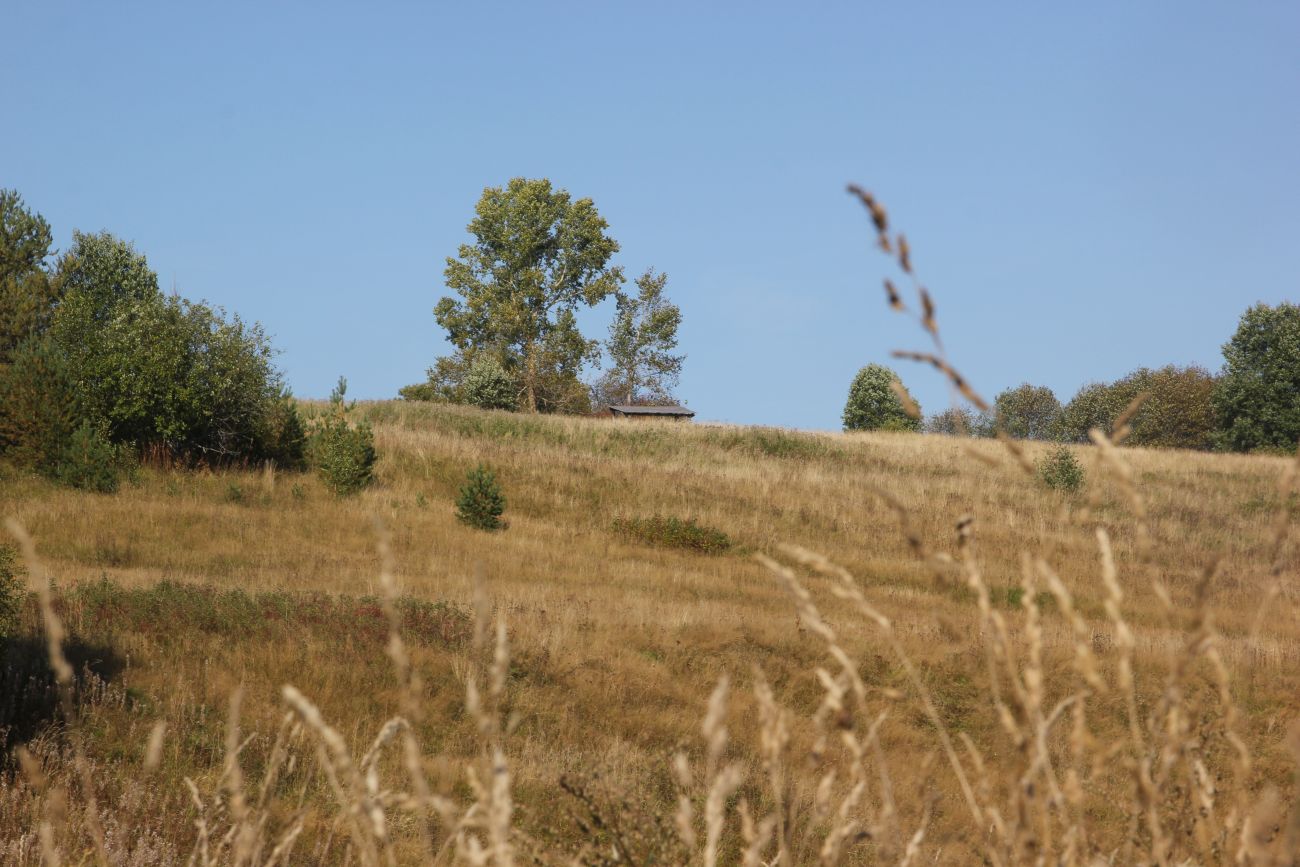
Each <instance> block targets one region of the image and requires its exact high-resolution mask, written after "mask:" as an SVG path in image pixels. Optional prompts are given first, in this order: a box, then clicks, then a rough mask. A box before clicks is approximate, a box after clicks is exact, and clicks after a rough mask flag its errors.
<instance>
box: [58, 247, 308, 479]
mask: <svg viewBox="0 0 1300 867" xmlns="http://www.w3.org/2000/svg"><path fill="white" fill-rule="evenodd" d="M57 279H58V281H59V282H60V285H61V287H62V292H63V298H62V301H61V302H60V304H59V306H58V309H57V310H56V312H55V315H54V318H53V322H52V324H51V327H50V330H49V333H50V335H51V336H52V337H53V339H55V340H56V341H57V342H58V344H59V346H60V347H62V349H63V351H64V353H66V355H67V357H68V360H69V364H70V367H71V370H72V372H73V376H74V378H75V385H76V391H77V394H78V395H79V399H80V401H81V403H82V407H83V410H84V413H85V416H86V418H87V419H88V420H89V421H91V422H92V423H93V424H94V425H95V427H96V428H97V429H100V430H102V431H104V432H106V433H107V435H108V437H109V439H110V440H111V441H113V442H115V443H124V444H128V443H129V444H134V445H135V446H136V447H138V448H140V449H148V450H158V451H162V452H164V453H167V454H169V455H172V456H178V457H183V458H186V459H189V460H196V461H205V462H209V463H219V462H226V461H231V460H242V459H249V458H252V459H275V460H277V462H279V461H287V462H288V464H293V463H295V462H297V463H300V462H301V461H300V460H297V459H295V457H294V453H295V451H297V449H298V447H297V446H295V445H294V444H293V441H294V439H295V438H296V437H297V436H298V434H299V433H300V432H301V431H298V432H295V431H294V430H293V425H294V422H293V419H292V418H291V417H290V416H289V415H288V413H289V412H290V410H289V409H288V408H286V404H285V401H286V400H287V395H286V394H285V392H284V387H283V383H282V381H281V379H280V374H279V372H278V371H276V370H275V368H274V366H273V364H272V358H273V354H274V353H273V350H272V348H271V345H270V341H269V340H268V339H267V337H266V334H265V332H264V331H263V330H262V328H261V326H259V325H256V324H252V325H249V324H246V323H245V322H243V321H242V320H241V319H240V318H239V316H237V315H235V316H229V315H227V314H226V313H225V311H223V310H221V309H219V308H214V307H211V306H209V305H207V304H203V303H199V302H191V301H187V300H185V299H183V298H179V297H176V296H170V297H169V296H164V295H163V294H162V292H160V291H159V289H158V281H157V277H156V275H155V274H154V272H153V270H152V269H150V267H149V264H148V261H147V260H146V259H145V257H144V256H143V255H141V254H140V253H137V252H136V251H135V249H134V248H133V247H132V246H131V245H130V244H129V243H127V242H124V241H121V240H119V239H117V238H114V237H113V236H112V235H109V234H107V233H100V234H96V235H85V234H80V233H78V234H77V235H76V236H75V238H74V244H73V246H72V248H71V249H70V250H69V251H68V253H67V254H65V255H64V256H63V257H62V258H61V259H60V262H59V270H58V275H57ZM286 425H287V426H286ZM298 427H299V428H301V424H299V425H298ZM285 437H287V439H285ZM288 464H286V466H287V465H288Z"/></svg>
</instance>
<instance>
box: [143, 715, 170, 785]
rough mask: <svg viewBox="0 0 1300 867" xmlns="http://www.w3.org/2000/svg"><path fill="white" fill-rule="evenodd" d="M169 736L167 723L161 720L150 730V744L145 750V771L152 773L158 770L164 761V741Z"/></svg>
mask: <svg viewBox="0 0 1300 867" xmlns="http://www.w3.org/2000/svg"><path fill="white" fill-rule="evenodd" d="M166 735H167V722H166V721H165V720H159V721H158V722H156V723H154V724H153V728H151V729H150V730H149V743H148V745H147V746H146V747H145V750H144V771H145V773H151V772H153V771H155V770H157V769H158V763H159V762H161V761H162V751H163V739H164V738H165V737H166Z"/></svg>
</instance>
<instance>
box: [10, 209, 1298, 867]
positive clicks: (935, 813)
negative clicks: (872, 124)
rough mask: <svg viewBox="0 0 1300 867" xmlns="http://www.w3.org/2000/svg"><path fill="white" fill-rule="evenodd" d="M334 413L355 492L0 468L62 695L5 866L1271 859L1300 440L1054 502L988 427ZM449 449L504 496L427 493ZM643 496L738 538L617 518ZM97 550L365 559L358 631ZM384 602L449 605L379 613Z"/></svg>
mask: <svg viewBox="0 0 1300 867" xmlns="http://www.w3.org/2000/svg"><path fill="white" fill-rule="evenodd" d="M854 192H855V194H857V195H858V196H859V197H860V198H861V199H862V200H863V202H864V204H865V205H866V206H867V208H868V211H869V213H870V214H871V217H872V220H873V223H874V225H875V227H876V230H877V240H878V246H879V247H880V248H881V249H882V250H883V251H885V252H886V253H888V254H889V255H891V256H894V257H897V263H898V266H899V268H900V269H901V271H902V272H903V274H904V278H903V279H905V280H908V279H910V280H912V281H913V282H914V293H915V295H916V299H917V300H916V305H915V316H916V319H917V322H918V324H919V325H920V326H921V329H922V331H923V333H924V334H926V335H927V339H928V340H929V341H930V343H931V346H930V348H928V349H926V350H924V351H917V352H910V351H909V352H906V353H902V354H901V355H902V357H904V358H912V359H916V360H919V361H923V362H925V363H928V364H930V365H932V366H933V367H935V368H936V369H937V370H938V371H940V373H941V374H942V375H944V376H946V377H948V378H949V380H950V381H951V382H952V385H953V388H954V391H955V393H956V394H957V395H958V396H959V397H962V398H964V399H966V400H968V401H970V402H971V403H972V404H973V405H976V406H981V405H983V403H984V402H983V400H982V399H981V398H980V396H979V395H978V394H977V393H976V392H975V391H974V388H973V387H972V386H971V385H970V384H969V383H968V382H967V381H966V380H965V379H963V378H962V377H961V376H960V374H958V373H957V370H956V367H955V366H954V365H953V364H952V362H950V361H949V360H948V358H947V356H946V354H945V353H944V349H943V344H942V342H941V340H940V331H939V326H938V319H937V313H936V305H935V303H934V301H933V298H932V296H931V295H930V293H929V292H927V291H926V290H925V289H924V288H922V287H921V285H920V284H919V283H915V263H914V261H913V259H914V257H913V253H912V250H911V248H910V245H908V244H907V242H906V241H905V239H903V238H902V237H901V236H899V235H895V234H893V233H892V232H891V229H890V226H889V222H888V216H887V214H886V213H885V211H884V209H883V208H882V207H881V206H880V204H879V203H878V202H877V201H876V200H875V199H874V198H873V197H871V196H870V195H869V194H867V193H866V192H865V191H862V190H855V191H854ZM886 292H887V299H888V300H889V302H890V305H891V306H892V307H894V308H895V309H897V310H900V311H904V312H906V311H908V310H909V309H910V308H909V305H908V304H907V303H906V302H905V301H904V299H903V297H902V295H901V293H900V292H899V290H898V289H897V288H896V286H895V285H894V283H893V282H892V281H890V282H887V284H886ZM362 410H363V411H364V412H366V413H367V414H368V415H369V416H370V417H371V419H372V420H373V422H374V424H375V429H376V435H377V440H378V443H377V444H378V447H379V451H380V454H381V456H382V460H381V465H380V479H381V482H380V484H379V485H378V486H377V487H376V488H374V489H372V490H370V491H367V492H366V493H364V494H362V495H361V496H359V497H357V498H354V499H350V500H337V499H334V498H332V497H330V496H329V495H327V494H326V493H325V491H324V490H323V489H321V488H320V487H319V486H317V485H316V484H315V483H314V482H313V481H311V480H310V479H307V478H303V477H297V476H290V475H283V474H275V473H272V472H265V473H225V474H222V473H216V474H199V475H182V474H171V473H161V472H152V471H142V473H141V475H140V477H139V478H138V479H137V480H136V481H135V483H134V484H132V485H129V486H127V487H126V488H125V490H124V491H123V492H122V493H121V494H119V495H118V496H116V497H112V498H101V497H94V496H88V495H83V494H76V493H71V492H67V491H60V490H56V489H52V488H50V487H48V486H47V485H45V484H44V483H42V482H39V481H37V480H34V479H31V478H27V477H18V476H12V475H11V476H9V477H6V478H5V479H4V482H3V489H2V494H0V496H2V497H3V502H2V503H0V510H2V511H3V512H4V514H6V515H11V516H13V519H14V527H15V530H16V532H18V534H19V535H20V536H21V535H22V534H23V533H24V532H30V534H31V538H33V539H35V540H36V545H35V546H34V547H35V548H39V556H37V553H36V551H35V550H34V549H33V548H32V546H29V551H28V554H29V562H30V564H31V565H30V566H29V574H30V576H31V579H32V581H33V584H34V586H35V589H36V591H37V595H36V597H35V598H34V600H33V605H32V607H31V610H30V611H29V612H28V617H29V623H28V627H29V630H30V631H31V633H32V634H33V635H42V636H45V637H46V638H48V639H49V642H48V647H49V650H50V654H51V658H52V659H53V660H54V664H55V671H56V675H57V676H56V677H55V679H54V682H53V683H52V685H50V687H49V689H51V690H53V694H55V695H57V697H58V701H57V702H56V704H58V705H59V707H60V708H61V709H56V710H49V711H48V713H49V724H48V725H46V726H45V727H44V728H40V729H39V730H38V731H35V732H34V733H33V732H29V733H28V734H27V735H26V736H25V739H24V741H23V743H22V744H21V745H20V746H19V747H18V748H17V751H16V756H17V761H16V763H15V764H14V766H13V767H11V768H9V769H8V770H5V771H0V773H5V774H6V777H5V779H6V780H7V781H8V782H7V785H6V787H5V788H4V789H3V790H0V859H3V860H4V862H5V863H13V864H35V863H42V862H43V863H63V862H70V863H82V862H86V861H90V862H95V861H99V862H101V863H113V864H117V863H123V864H170V863H182V862H184V863H192V864H201V865H209V864H223V865H225V864H236V865H254V864H256V865H267V864H290V863H295V864H314V863H355V864H362V865H387V864H407V863H443V862H453V861H466V862H470V863H475V864H488V863H491V864H513V863H527V862H530V861H536V862H540V863H573V862H575V861H576V862H578V863H585V864H613V863H618V864H625V863H626V864H651V863H657V864H662V863H692V864H704V865H713V864H724V863H725V864H733V863H741V864H745V865H760V864H763V865H768V864H781V865H791V864H806V863H826V864H837V863H842V864H858V863H862V864H876V863H880V864H884V863H901V864H921V863H988V864H999V865H1002V864H1005V865H1013V864H1029V863H1034V864H1038V863H1042V864H1047V863H1054V864H1094V863H1115V864H1184V863H1193V864H1226V863H1233V864H1295V863H1297V858H1298V857H1300V856H1298V855H1297V852H1300V824H1298V822H1300V811H1297V810H1295V809H1294V808H1293V806H1292V805H1293V803H1294V797H1295V796H1294V794H1293V789H1292V787H1293V784H1294V768H1295V761H1296V758H1300V757H1297V756H1296V754H1297V753H1300V729H1297V728H1296V724H1295V719H1296V716H1297V708H1298V707H1300V676H1298V675H1297V672H1298V671H1300V618H1298V617H1297V616H1296V614H1297V611H1296V607H1297V606H1296V597H1297V591H1296V580H1295V576H1296V567H1297V563H1298V558H1297V554H1296V549H1295V546H1294V543H1293V541H1292V540H1291V539H1290V537H1289V535H1288V530H1289V525H1290V518H1291V517H1292V515H1293V513H1294V511H1295V502H1296V495H1295V493H1294V491H1295V485H1296V471H1295V467H1296V464H1295V462H1289V461H1285V460H1282V459H1277V458H1269V457H1246V456H1228V455H1207V454H1194V453H1182V452H1154V451H1143V450H1132V449H1126V448H1124V447H1123V445H1122V439H1123V437H1122V430H1121V433H1120V434H1117V436H1116V437H1115V438H1114V439H1113V440H1112V439H1108V438H1106V437H1105V436H1102V435H1100V434H1097V435H1095V437H1094V440H1095V442H1094V445H1092V446H1088V447H1078V448H1076V449H1075V451H1076V453H1077V454H1078V455H1079V456H1080V458H1081V459H1082V460H1083V461H1084V463H1085V466H1086V467H1087V468H1088V483H1087V487H1086V489H1085V491H1084V492H1083V494H1081V495H1079V496H1076V497H1071V496H1063V495H1061V494H1058V493H1056V492H1053V491H1050V490H1048V489H1046V488H1045V487H1043V486H1042V485H1041V484H1040V483H1039V482H1038V481H1037V480H1036V479H1035V477H1034V475H1033V472H1032V468H1033V465H1034V461H1035V460H1036V459H1037V458H1038V457H1039V456H1040V454H1041V452H1042V451H1043V449H1042V447H1040V446H1038V445H1035V444H1028V443H1016V442H1013V441H1010V440H1003V441H1001V442H970V441H964V440H959V439H949V438H940V437H926V436H919V435H909V434H854V435H831V434H795V433H791V432H782V431H775V430H764V429H744V428H727V427H711V426H702V425H697V426H682V425H671V424H655V423H649V424H627V423H615V422H608V421H595V420H578V419H561V418H535V417H526V416H519V415H512V414H507V413H488V412H477V411H473V410H468V409H463V408H454V407H434V406H421V405H405V404H392V403H386V404H374V405H369V406H363V407H362ZM1122 427H1123V425H1120V428H1121V429H1122ZM479 462H483V463H486V464H488V465H490V466H492V467H493V468H494V469H495V470H496V472H497V475H498V478H499V479H500V480H501V482H502V484H503V487H504V489H505V493H506V496H507V498H508V500H509V509H508V512H507V516H506V517H507V518H508V519H509V521H510V528H509V530H508V531H507V532H505V533H497V534H485V533H480V532H476V531H474V530H472V529H470V528H467V527H465V526H463V525H462V524H460V523H458V522H457V521H456V520H455V517H454V514H453V509H452V501H453V499H454V494H455V490H456V487H457V486H458V485H459V484H460V481H461V480H462V479H463V476H464V472H465V469H466V467H468V466H471V465H474V464H477V463H479ZM656 515H661V516H676V517H681V518H693V519H695V520H696V521H698V522H699V523H700V524H701V525H704V526H707V527H713V528H716V529H718V530H721V531H723V532H724V533H725V534H726V535H727V537H729V538H730V539H731V540H732V541H733V542H734V543H735V545H734V547H733V549H732V550H731V551H730V552H728V553H725V554H721V555H712V556H706V555H701V554H698V553H694V552H691V551H688V550H678V549H673V548H664V547H651V546H646V545H641V544H637V543H636V541H635V540H631V539H629V538H628V537H626V536H625V535H623V534H619V533H618V532H616V531H615V529H614V526H615V521H616V519H619V518H629V519H635V518H638V517H649V516H656ZM18 528H25V530H23V529H18ZM795 543H797V545H796V544H795ZM42 563H43V564H46V566H48V573H47V572H46V571H45V567H43V566H42V565H41V564H42ZM47 574H49V575H52V576H54V577H55V578H56V579H57V582H58V586H56V587H55V588H53V589H52V590H48V589H46V588H47V584H46V581H45V576H46V575H47ZM105 577H106V578H107V579H109V580H110V581H112V582H114V583H115V584H116V585H119V586H120V587H122V588H126V590H124V591H122V592H123V593H125V592H127V591H131V592H137V591H135V590H132V588H138V592H139V593H140V594H142V595H141V596H140V597H139V598H141V599H145V598H148V599H153V598H154V597H152V596H148V595H147V594H148V593H149V592H151V591H150V588H153V587H154V586H155V585H156V584H157V582H159V581H160V580H161V579H170V580H180V581H186V582H203V583H205V584H208V585H213V586H216V587H221V588H238V589H242V590H245V591H249V592H250V593H251V592H256V591H268V590H283V591H289V595H287V596H285V597H284V598H285V599H287V600H289V601H288V602H283V603H276V604H302V605H308V602H307V601H300V602H294V601H293V600H309V599H310V598H311V597H308V596H295V595H293V594H295V593H298V594H302V593H308V592H326V593H331V594H340V593H342V594H350V595H351V596H353V597H355V596H358V595H360V594H367V593H368V594H372V595H373V596H374V599H373V600H370V601H365V600H363V601H360V602H357V603H356V604H357V605H358V606H361V608H358V611H361V609H362V608H364V607H365V606H371V607H377V611H378V612H379V615H378V616H379V617H380V619H381V622H382V623H386V624H387V627H384V628H382V629H381V630H380V633H381V634H378V635H373V636H372V635H370V634H369V633H368V632H365V631H364V630H363V631H360V632H347V631H345V632H343V633H340V632H338V631H337V630H335V631H329V629H326V628H325V627H324V626H317V625H314V624H315V621H313V620H312V619H311V617H306V616H297V617H295V618H286V620H285V621H284V622H285V623H288V622H292V623H293V624H294V625H293V626H292V627H288V626H275V625H274V624H272V625H271V626H267V625H266V624H265V623H263V621H262V620H259V621H258V624H259V625H257V626H256V628H254V627H253V626H250V625H249V624H248V623H245V622H242V621H238V620H237V619H236V620H233V621H232V620H230V619H229V617H228V616H227V615H222V617H226V618H227V619H222V617H217V616H215V615H213V614H212V613H211V612H208V611H205V610H190V609H186V608H184V607H180V608H169V609H167V611H169V612H171V613H169V614H168V616H169V617H173V618H175V621H174V622H168V623H161V624H158V625H157V627H156V628H147V629H146V628H139V627H136V628H132V629H115V628H114V627H113V623H114V620H113V617H112V616H111V612H109V614H110V616H108V617H107V618H106V617H105V616H104V612H103V610H102V605H101V606H100V607H98V608H97V607H96V605H97V604H99V603H96V602H95V601H94V600H95V599H97V598H103V597H102V596H101V597H95V596H94V595H93V594H90V595H87V593H81V594H80V595H79V594H78V593H76V592H73V591H72V589H71V588H72V587H73V586H74V585H78V584H83V585H84V584H85V583H86V582H95V581H98V580H100V579H101V578H105ZM92 587H93V584H92ZM119 597H121V593H119V595H118V596H114V597H113V598H115V599H117V598H119ZM403 597H414V598H417V599H434V600H446V601H448V602H450V603H452V604H453V605H455V606H459V607H460V608H461V609H463V610H464V611H465V612H466V616H467V617H468V618H470V619H471V620H472V623H473V625H474V628H473V637H472V639H470V640H466V641H463V642H462V641H458V640H455V639H454V637H452V638H447V639H446V640H433V639H429V638H427V636H424V637H420V636H423V635H424V634H423V633H420V635H419V636H417V635H415V634H412V633H411V632H410V631H409V630H407V629H406V628H405V627H404V625H403V624H404V621H403V615H402V614H401V610H400V609H401V606H402V605H403V604H404V602H403ZM186 598H191V597H186ZM194 598H199V597H194ZM276 598H279V597H276ZM115 604H123V603H115ZM141 604H143V603H141ZM150 604H153V603H150ZM349 604H351V603H349ZM159 610H161V609H159ZM232 610H244V609H240V608H238V607H237V606H236V608H235V609H232ZM177 612H179V613H177ZM362 613H364V612H362ZM133 618H134V619H131V620H130V622H131V623H133V624H140V623H141V620H140V618H139V612H138V611H137V612H136V613H135V614H133ZM124 622H125V621H124ZM276 622H277V623H278V622H279V621H276ZM323 622H324V621H322V623H323ZM330 622H331V623H333V622H334V621H330ZM42 623H43V624H44V625H43V626H42V625H41V624H42ZM64 625H66V629H67V634H68V639H67V642H66V646H67V648H68V651H67V653H66V654H65V653H64V651H63V650H62V649H61V647H63V645H62V644H61V642H60V640H59V636H60V634H61V632H60V630H62V629H64ZM331 628H332V627H331ZM96 653H97V654H99V655H100V656H101V657H106V656H112V657H113V658H114V659H117V660H118V665H116V666H112V667H105V666H103V665H100V667H99V668H98V669H95V666H94V659H95V654H96ZM61 659H62V660H68V659H74V660H80V661H74V662H73V663H67V662H65V663H64V664H61V663H60V662H59V660H61ZM101 662H102V660H101ZM82 664H87V665H89V666H90V667H89V668H87V669H86V670H85V671H84V672H82V673H78V672H77V671H76V668H77V667H78V666H80V665H82ZM64 665H66V668H65V667H64ZM109 668H111V670H109ZM91 669H95V670H98V671H99V672H100V675H101V676H100V677H99V678H97V677H96V675H95V674H94V673H93V672H92V670H91ZM34 691H36V692H38V690H36V688H35V687H32V688H31V689H29V690H28V692H29V693H32V694H35V692H34ZM25 695H26V693H25ZM710 696H711V697H710ZM24 701H26V702H27V704H25V705H24V707H28V706H30V705H32V700H30V695H28V698H26V699H24ZM11 704H15V703H14V702H11ZM47 704H48V703H47ZM5 707H6V705H5V703H4V700H3V699H0V710H3V709H4V708H5ZM47 710H48V708H47ZM701 720H702V722H701Z"/></svg>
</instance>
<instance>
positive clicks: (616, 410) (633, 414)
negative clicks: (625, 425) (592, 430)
mask: <svg viewBox="0 0 1300 867" xmlns="http://www.w3.org/2000/svg"><path fill="white" fill-rule="evenodd" d="M609 414H610V415H611V416H613V417H614V418H636V419H646V418H661V419H672V420H673V421H688V420H690V419H691V418H692V417H693V416H694V415H695V411H694V410H689V409H687V408H686V407H684V406H676V405H674V406H633V405H631V404H611V405H610V407H609Z"/></svg>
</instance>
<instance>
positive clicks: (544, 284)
mask: <svg viewBox="0 0 1300 867" xmlns="http://www.w3.org/2000/svg"><path fill="white" fill-rule="evenodd" d="M607 228H608V225H607V224H606V222H605V220H604V218H602V217H601V216H600V214H599V213H598V212H597V211H596V207H595V205H594V204H593V203H592V201H591V199H577V200H574V199H572V198H571V197H570V195H569V193H568V192H567V191H565V190H557V189H553V188H552V186H551V182H550V181H548V180H546V179H544V178H543V179H540V180H529V179H526V178H515V179H513V180H511V181H510V182H509V183H508V184H506V186H505V187H488V188H487V189H485V190H484V191H483V195H482V196H481V197H480V198H479V201H478V205H477V206H476V207H475V216H474V219H473V220H472V221H471V222H470V224H469V226H468V230H469V232H470V234H471V235H473V236H474V242H473V243H471V244H463V245H462V246H461V247H460V249H459V251H458V252H457V254H456V256H454V257H448V259H447V268H446V271H445V272H444V274H445V277H446V281H447V287H448V288H449V289H452V290H454V291H455V292H456V293H457V295H458V296H459V299H457V298H452V297H445V298H443V299H442V300H440V301H439V302H438V305H437V306H436V307H435V308H434V316H435V317H436V318H437V320H438V324H439V325H441V326H442V327H443V328H445V329H446V330H447V336H448V339H449V340H450V341H451V343H452V345H453V346H455V347H456V357H455V358H454V359H452V360H451V363H450V364H448V363H443V364H440V365H439V367H438V368H437V369H436V371H435V373H434V378H435V379H436V378H437V371H448V372H450V373H452V374H454V373H455V371H456V370H460V371H468V369H469V366H470V364H471V362H472V361H473V356H474V355H476V354H478V353H484V352H486V353H490V354H491V355H493V356H494V357H495V358H496V359H497V360H498V361H499V362H500V363H501V365H502V366H503V367H504V368H505V370H506V371H507V373H509V374H510V375H511V376H512V378H513V379H514V380H515V381H516V382H517V383H518V391H519V394H520V401H519V404H520V408H521V409H524V410H527V411H529V412H537V411H538V410H540V409H548V410H553V409H564V408H566V407H567V405H568V403H569V402H570V401H571V399H572V397H573V395H575V394H577V393H578V392H579V391H582V389H581V386H580V385H579V383H578V374H579V373H580V372H581V369H582V366H583V365H584V364H585V363H586V362H588V361H590V360H592V359H593V358H594V357H596V355H597V353H598V351H599V345H598V344H597V343H596V342H595V341H590V340H587V339H585V338H584V337H583V336H582V334H581V332H580V331H579V330H578V326H577V319H576V317H575V315H574V314H575V311H576V310H577V309H578V308H579V307H583V306H591V305H595V304H598V303H600V302H601V301H603V300H604V299H605V298H607V297H609V296H610V295H611V294H612V293H614V292H615V291H617V290H618V288H619V286H620V285H621V284H622V282H623V275H622V272H621V270H620V269H619V268H618V267H615V266H611V265H610V258H611V257H612V256H613V255H614V253H616V252H618V243H617V242H616V241H615V240H614V239H613V238H611V237H610V236H609V235H608V234H607V232H606V230H607ZM443 361H444V362H446V361H448V360H446V359H444V360H443Z"/></svg>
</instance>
